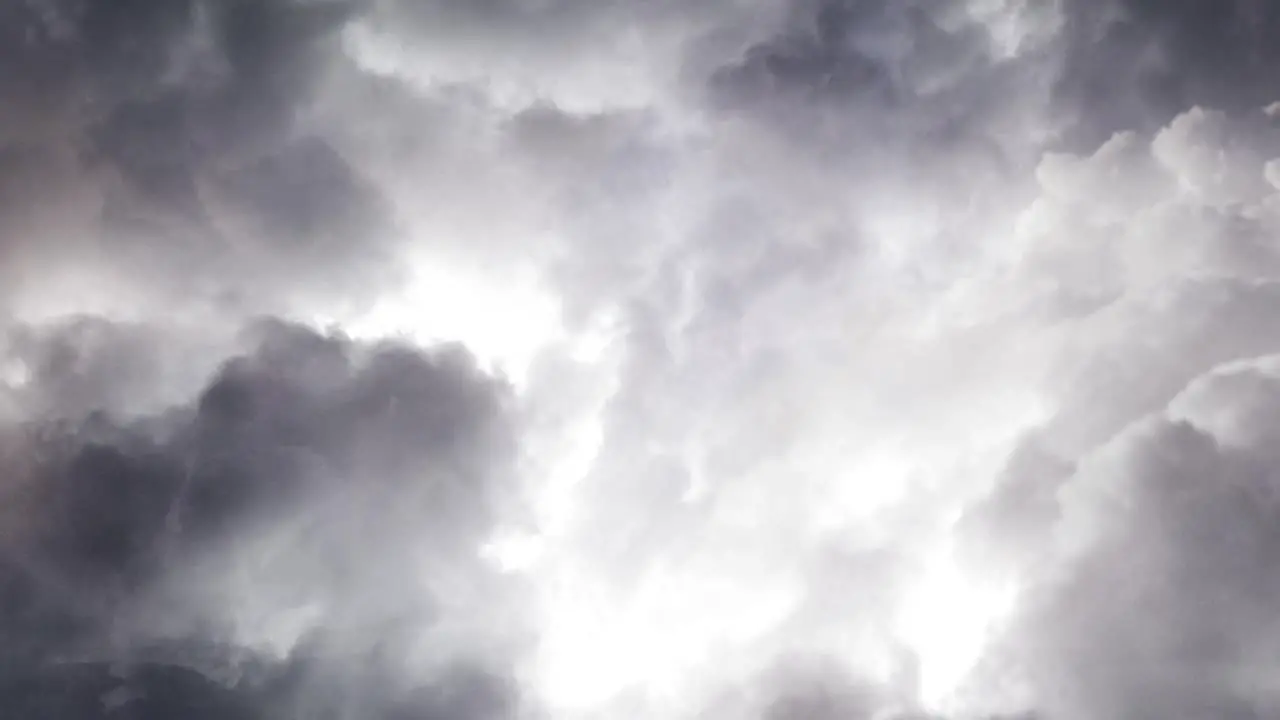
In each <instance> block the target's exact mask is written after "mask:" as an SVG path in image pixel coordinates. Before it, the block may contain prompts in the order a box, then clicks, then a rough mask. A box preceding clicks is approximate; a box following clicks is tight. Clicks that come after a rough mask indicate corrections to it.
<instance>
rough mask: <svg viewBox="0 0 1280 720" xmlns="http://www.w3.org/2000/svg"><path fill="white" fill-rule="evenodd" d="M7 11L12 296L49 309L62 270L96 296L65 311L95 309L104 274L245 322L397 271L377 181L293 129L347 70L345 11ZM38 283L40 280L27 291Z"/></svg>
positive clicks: (2, 233) (345, 294)
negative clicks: (226, 309)
mask: <svg viewBox="0 0 1280 720" xmlns="http://www.w3.org/2000/svg"><path fill="white" fill-rule="evenodd" d="M6 12H7V13H8V14H9V15H11V16H12V17H10V18H9V19H8V20H7V21H6V32H7V33H9V34H12V35H13V37H11V38H10V40H9V41H7V42H5V46H6V49H5V51H4V54H3V56H0V67H3V69H4V75H5V78H6V81H5V82H4V84H3V85H2V86H0V93H3V100H4V102H3V104H4V105H5V107H6V109H9V108H12V110H11V111H8V110H7V115H10V117H5V118H0V188H3V191H0V199H2V200H3V203H4V206H3V207H4V213H3V214H4V217H5V222H4V224H3V226H0V249H2V250H3V253H4V257H5V263H4V265H5V267H6V270H7V272H9V273H12V282H10V283H6V294H7V295H9V296H10V298H9V300H8V303H9V304H14V303H17V304H18V306H19V307H22V308H23V309H24V311H25V312H26V314H31V313H33V312H36V313H38V312H39V310H40V307H41V305H42V304H47V303H48V302H49V299H48V297H47V295H45V294H43V293H41V290H42V289H43V288H44V287H47V284H48V282H49V281H50V280H57V279H60V278H62V277H64V276H66V275H67V274H73V275H74V276H75V277H76V278H77V279H78V280H79V282H78V283H75V284H81V285H83V283H85V282H86V281H88V282H90V283H92V284H94V285H97V286H98V288H99V292H98V293H97V297H95V298H92V299H91V300H89V301H88V302H87V303H83V302H82V303H80V304H74V303H73V307H72V308H71V310H72V311H85V310H88V309H89V308H88V307H86V305H89V306H94V305H98V306H100V305H101V304H102V301H101V300H100V298H102V297H108V298H109V297H110V296H111V294H112V292H111V284H112V283H113V279H114V283H117V284H120V285H124V286H126V287H128V286H133V287H134V290H133V293H135V294H141V295H143V296H144V297H145V296H147V295H155V294H157V293H160V294H162V296H163V297H164V298H166V299H167V301H169V302H172V301H174V299H176V298H178V297H182V298H183V304H184V305H185V306H196V305H198V304H199V303H201V302H203V303H206V304H208V303H212V304H215V305H228V304H229V306H230V307H231V308H233V309H235V310H236V311H237V312H239V313H241V314H244V313H249V314H252V313H254V312H261V311H263V310H266V309H268V308H282V307H284V306H285V305H286V304H287V301H290V300H294V299H296V298H297V297H298V295H299V294H301V295H304V296H306V297H308V298H310V302H311V304H312V305H315V304H316V303H317V302H319V301H321V300H323V299H325V298H326V296H334V295H337V296H340V297H342V298H357V299H358V296H360V294H361V291H362V289H363V288H367V287H368V286H369V283H371V282H376V281H377V280H378V279H384V280H385V281H387V282H390V281H391V280H392V279H394V272H393V270H392V266H391V265H389V264H388V262H389V255H388V253H389V251H388V245H387V243H388V241H389V240H390V239H391V236H392V235H393V230H394V221H393V219H392V218H391V216H390V215H389V213H388V212H387V211H386V209H385V208H384V203H383V201H382V199H381V197H380V196H379V193H378V192H377V191H376V190H375V189H373V188H372V187H371V186H370V185H369V183H368V182H367V181H366V180H365V179H363V178H362V177H361V176H360V174H359V173H358V172H357V171H356V170H355V169H354V168H352V167H351V166H350V164H349V163H348V162H347V161H346V160H345V159H344V158H342V157H340V156H339V155H337V154H336V153H335V152H334V151H333V149H332V148H331V147H329V144H328V141H326V140H325V139H324V137H323V134H322V133H319V132H318V131H317V130H316V129H314V128H310V127H308V123H307V121H306V113H307V107H308V105H309V104H310V102H311V98H312V97H313V92H314V89H315V88H316V87H317V86H318V85H319V83H320V82H321V79H322V78H323V77H324V76H325V75H326V74H327V72H328V70H327V69H328V68H330V67H332V66H333V65H334V64H336V63H341V62H343V60H342V55H341V54H340V53H338V52H337V50H336V48H337V37H336V36H337V33H338V31H339V30H340V29H341V27H342V26H343V25H344V23H345V22H346V21H347V20H348V19H349V18H350V17H351V15H352V14H353V7H352V6H351V5H349V4H348V3H344V2H321V3H309V4H298V3H291V2H265V1H257V0H250V1H246V2H239V1H237V2H232V3H207V2H198V1H195V0H192V1H189V2H188V1H184V2H179V3H154V2H146V1H145V0H144V1H140V2H129V3H125V4H123V5H120V4H112V5H100V4H88V5H84V4H80V3H72V2H48V3H19V4H17V5H15V6H14V7H13V8H11V9H8V10H7V11H6ZM36 275H39V276H42V277H43V278H44V279H45V281H44V283H43V284H40V285H36V286H33V287H28V285H29V284H30V278H31V277H33V276H36ZM85 276H87V277H85ZM179 278H180V280H179ZM73 282H74V281H73ZM143 287H145V288H146V290H145V291H142V290H140V289H138V288H143ZM94 300H97V301H98V302H97V303H95V302H94ZM138 302H140V303H142V304H146V303H153V302H157V300H155V299H141V300H139V301H138ZM46 314H47V313H46Z"/></svg>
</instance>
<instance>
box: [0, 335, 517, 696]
mask: <svg viewBox="0 0 1280 720" xmlns="http://www.w3.org/2000/svg"><path fill="white" fill-rule="evenodd" d="M95 330H96V332H97V333H99V334H100V335H109V334H111V333H113V332H119V333H126V332H128V331H129V330H128V329H127V328H124V329H116V328H113V327H109V326H101V327H98V328H96V329H95ZM81 331H82V329H81V328H79V327H71V328H69V329H68V330H67V333H68V335H71V336H72V337H74V335H73V334H74V333H78V332H81ZM252 336H253V337H252V340H251V341H250V342H249V344H248V345H247V346H246V349H245V350H244V351H243V352H242V353H240V354H238V355H236V356H233V357H231V358H230V359H228V360H226V361H224V362H223V363H222V364H221V368H220V369H219V370H218V371H217V372H216V374H215V375H214V376H213V377H212V379H211V380H210V381H209V382H208V385H207V386H206V387H205V388H204V389H203V390H202V391H201V392H200V394H199V396H198V398H196V399H195V400H193V401H190V402H189V403H185V404H177V405H172V406H170V407H167V408H165V409H164V410H163V411H159V412H156V413H153V414H150V415H145V416H141V417H134V418H129V419H124V418H119V417H117V416H115V415H113V413H112V409H113V408H112V406H111V404H109V403H110V396H109V395H99V396H97V398H96V400H97V402H96V403H95V404H93V405H86V404H84V403H85V402H86V400H87V398H86V397H85V396H83V395H81V396H77V397H75V398H74V401H72V402H68V403H55V404H53V405H51V406H44V407H41V408H38V410H39V411H40V414H39V415H34V416H31V417H28V418H25V419H24V420H22V421H21V422H17V423H14V424H11V425H9V426H7V427H6V429H5V434H6V436H7V437H8V438H9V439H10V441H11V442H10V443H9V448H10V451H9V452H8V453H6V461H5V468H6V471H5V478H6V482H5V486H6V487H5V495H6V497H7V498H8V500H7V501H6V504H5V505H6V510H5V518H4V520H3V521H2V522H0V525H2V526H3V528H4V533H3V538H4V539H3V562H4V566H5V572H4V577H5V598H6V602H5V605H4V613H3V623H4V628H5V631H4V633H5V636H6V638H7V640H8V642H6V647H5V650H4V654H5V658H6V660H7V661H8V662H10V663H16V664H17V665H18V666H19V667H26V668H32V667H36V666H38V665H39V664H42V663H49V662H53V661H57V660H59V659H64V658H85V659H89V660H94V659H102V660H106V661H115V660H117V659H120V658H127V657H129V656H131V655H138V656H140V657H146V656H147V655H148V653H156V652H159V653H161V657H162V658H164V659H168V660H171V661H174V662H178V663H180V664H182V663H186V664H190V665H194V666H196V667H200V668H203V667H204V666H205V665H206V664H210V663H212V665H213V666H214V667H213V668H212V669H221V670H222V671H224V672H225V671H226V670H228V669H233V668H234V667H235V666H236V664H237V659H236V657H235V655H234V654H231V655H226V656H225V657H222V658H221V659H218V657H217V653H216V652H215V653H214V656H215V657H213V658H207V657H201V655H202V654H207V653H209V652H210V651H209V650H208V649H204V650H201V649H200V648H201V647H203V646H204V645H205V644H207V643H216V644H221V645H223V646H225V647H227V648H245V649H249V650H252V651H255V652H257V653H259V654H260V655H261V656H262V657H264V658H266V659H268V660H270V659H271V658H277V659H276V660H275V661H273V662H278V661H279V659H280V658H290V657H296V660H291V662H302V660H303V659H306V662H308V663H311V664H312V665H311V666H314V667H315V669H314V670H313V671H308V672H314V673H319V674H322V675H323V676H325V677H329V680H328V682H329V683H331V684H333V685H334V686H335V690H334V692H336V693H337V694H336V695H334V696H332V698H331V699H332V701H333V702H335V703H336V702H339V701H341V700H342V696H343V694H344V693H345V692H346V690H344V689H343V688H345V687H346V686H345V685H344V684H343V682H345V681H340V680H339V679H338V678H339V676H340V675H341V674H346V676H349V677H350V678H351V682H350V683H349V684H350V685H352V688H349V689H350V691H351V692H352V693H357V694H358V693H360V692H364V693H368V692H372V690H371V689H370V688H365V689H363V690H361V688H360V683H362V682H369V681H373V680H376V681H377V682H382V683H385V684H387V685H386V687H383V688H382V690H381V692H384V693H386V694H387V695H388V698H387V699H386V700H385V702H387V703H391V704H395V703H404V702H408V700H406V699H405V693H407V692H409V691H410V690H411V689H412V686H409V685H404V683H408V682H410V680H409V679H408V678H409V677H410V676H405V677H404V678H403V679H402V680H400V681H396V680H394V674H395V673H396V672H406V671H405V668H407V667H409V666H415V667H419V668H424V669H423V670H422V672H425V673H426V674H427V675H428V676H429V675H432V674H434V671H429V670H426V668H431V667H437V666H440V667H448V666H449V665H450V664H451V663H454V662H461V663H481V664H482V665H483V664H488V663H499V665H498V666H495V672H499V673H502V672H506V669H507V666H505V665H501V663H508V662H510V661H511V660H512V658H513V656H512V655H511V654H510V653H512V652H514V651H515V649H516V647H517V646H518V645H519V642H520V641H519V635H520V620H519V617H518V616H519V613H520V607H519V606H518V605H510V604H509V601H511V600H513V599H514V598H518V597H519V593H518V592H517V591H516V589H515V588H514V586H512V585H511V584H510V583H509V582H508V581H506V580H504V579H503V578H502V577H501V576H500V575H498V574H497V573H496V572H495V571H493V570H492V569H490V568H489V566H488V565H487V564H486V563H485V562H484V561H483V560H482V559H481V558H480V557H479V552H480V549H481V547H482V546H483V545H484V543H485V542H486V541H487V539H488V536H489V534H490V532H491V531H492V529H493V527H494V526H495V524H496V523H497V522H498V521H499V517H500V516H503V515H504V514H505V513H508V512H513V511H515V510H517V509H518V508H515V507H513V506H511V505H510V502H511V498H512V497H513V493H512V491H511V490H508V489H506V488H507V484H508V483H510V482H511V480H512V478H511V461H512V460H513V455H512V452H513V450H514V446H513V444H512V443H513V438H512V435H511V432H512V428H511V426H510V418H509V416H508V412H507V409H506V408H507V404H508V401H507V399H506V398H505V394H506V390H505V389H504V388H503V387H502V386H501V385H500V384H498V383H497V382H495V381H492V380H490V379H488V378H486V377H485V376H483V375H481V374H480V373H479V372H478V371H477V370H476V369H475V368H474V366H473V365H472V361H471V360H470V358H469V357H468V356H467V355H466V354H465V352H463V351H461V350H457V349H450V348H442V349H439V350H436V351H433V352H431V353H424V352H422V351H419V350H416V349H413V348H410V347H407V346H403V345H396V344H394V343H388V344H381V345H373V346H362V345H358V344H354V343H352V342H351V341H349V340H346V339H343V338H341V337H330V336H323V335H317V334H315V333H314V332H313V331H310V330H306V329H303V328H301V327H298V326H293V325H289V324H282V323H278V322H271V323H267V324H265V325H262V326H260V327H259V328H258V329H256V330H255V331H254V332H253V333H252ZM58 341H62V342H67V341H68V340H67V338H63V337H58V336H56V335H54V336H52V337H51V338H50V342H58ZM116 342H119V343H124V342H127V341H126V340H125V339H124V338H121V339H120V340H117V341H116ZM105 347H108V348H109V347H111V346H110V345H109V344H108V345H105ZM50 352H53V350H51V351H50ZM136 352H139V353H143V352H145V351H144V350H143V349H142V348H137V349H136ZM84 355H86V356H88V357H87V358H86V360H88V361H97V362H96V364H93V363H90V364H85V363H81V365H80V366H79V368H77V367H75V366H71V367H64V368H61V369H60V370H61V371H60V372H57V373H55V374H54V375H53V377H54V378H55V380H54V382H53V383H51V385H49V386H44V387H40V386H39V384H42V383H43V382H45V379H46V377H48V375H47V374H43V373H37V374H35V375H34V376H33V380H32V381H31V382H33V383H37V386H36V387H30V386H29V387H28V388H27V389H26V392H28V393H33V394H35V393H39V392H40V391H41V390H48V391H52V390H55V389H57V388H58V386H59V385H60V384H62V383H66V382H69V381H74V380H77V379H78V381H79V382H80V383H81V384H82V385H83V386H84V387H86V388H88V387H91V386H93V385H95V384H101V385H103V386H105V387H106V388H108V389H111V390H121V389H123V388H124V387H126V383H127V378H125V377H124V376H122V375H121V374H119V373H114V372H111V369H112V367H113V365H112V364H113V363H114V362H115V360H114V359H113V358H112V357H111V356H110V355H106V354H101V353H98V354H95V353H93V352H92V351H89V350H86V351H85V352H84ZM116 367H117V368H118V367H120V366H119V365H116ZM77 369H80V370H81V372H80V373H79V374H78V373H77ZM77 375H78V378H77ZM88 408H92V410H89V409H88ZM504 618H505V619H504ZM304 638H305V642H304ZM512 643H515V644H514V645H512ZM188 646H190V647H192V648H194V650H183V648H184V647H188ZM165 648H176V649H169V650H166V649H165ZM237 652H239V651H237ZM370 653H372V655H370ZM378 656H382V657H384V659H383V661H382V662H383V663H384V665H385V666H384V667H382V668H381V670H377V671H375V670H374V669H373V668H372V667H371V666H367V663H368V662H369V660H368V659H365V658H370V657H378ZM415 663H416V665H415ZM33 664H34V665H33ZM362 665H365V666H366V667H365V668H364V670H363V671H361V672H369V673H375V674H371V675H369V676H368V678H366V679H365V680H361V678H360V674H361V673H360V672H356V668H358V667H360V666H362ZM300 667H301V666H300ZM309 667H310V666H309ZM27 672H30V670H28V671H27ZM50 672H51V673H54V675H51V676H50V678H51V679H49V680H48V682H60V681H58V680H56V679H53V678H55V677H56V673H60V672H62V671H54V670H51V671H50ZM68 672H70V671H68ZM86 672H89V671H86ZM273 672H278V671H273ZM477 672H478V671H477ZM335 673H336V674H335ZM472 674H473V675H474V673H472ZM302 677H308V676H307V675H304V676H302ZM459 677H462V678H463V680H459V682H464V681H465V683H472V684H474V683H480V685H479V686H478V687H481V688H482V689H481V690H478V691H477V692H483V693H487V692H489V691H488V690H483V688H484V687H489V685H492V684H493V683H497V685H496V686H495V687H496V688H499V689H495V690H494V692H498V693H499V696H501V695H502V693H504V692H506V691H505V690H500V688H501V687H502V682H501V681H499V680H496V679H495V680H493V681H490V680H484V679H483V678H484V677H486V675H485V674H484V673H483V672H482V673H481V674H480V675H476V676H475V678H473V679H471V680H467V679H465V678H468V677H471V675H467V674H465V673H464V675H463V676H459ZM494 677H495V678H496V677H497V676H494ZM370 679H371V680H370ZM42 682H44V681H42ZM450 682H452V681H450ZM32 692H34V690H32ZM422 692H424V693H427V694H428V695H432V693H435V692H436V691H435V690H431V689H430V688H427V689H424V690H423V691H422ZM450 692H453V691H450ZM456 692H460V693H463V694H464V695H466V696H467V697H470V691H469V690H466V689H464V688H462V687H460V688H459V689H457V690H456ZM392 695H394V696H395V697H394V698H392V697H391V696H392ZM432 697H434V695H432ZM298 701H299V702H310V701H311V700H308V699H306V698H303V699H299V700H298ZM372 702H374V700H373V699H372V697H366V698H365V699H364V701H363V702H362V703H360V704H359V707H363V708H366V709H369V708H373V707H375V706H376V704H375V705H370V703H372ZM377 702H383V700H378V701H377ZM424 702H425V700H424ZM430 702H431V703H454V702H468V703H469V702H480V701H479V700H464V699H459V700H449V699H447V698H443V699H440V698H438V699H431V700H430ZM495 702H496V701H495ZM506 702H507V701H506V700H503V701H502V704H505V703H506ZM369 711H370V712H372V710H369ZM388 712H389V711H388ZM459 712H461V713H462V714H461V715H459V717H482V716H485V717H487V716H488V715H484V714H483V713H488V712H490V711H489V710H484V711H481V710H476V711H475V713H482V714H474V713H472V714H468V713H470V712H471V711H459Z"/></svg>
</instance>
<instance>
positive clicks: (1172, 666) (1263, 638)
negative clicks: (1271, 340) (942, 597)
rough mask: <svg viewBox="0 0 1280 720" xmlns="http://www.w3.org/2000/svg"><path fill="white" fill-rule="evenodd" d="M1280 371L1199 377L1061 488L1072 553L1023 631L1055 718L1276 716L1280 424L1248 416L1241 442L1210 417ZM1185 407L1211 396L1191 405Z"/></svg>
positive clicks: (1065, 547)
mask: <svg viewBox="0 0 1280 720" xmlns="http://www.w3.org/2000/svg"><path fill="white" fill-rule="evenodd" d="M1267 367H1268V368H1269V365H1268V366H1267ZM1271 377H1273V376H1272V375H1271V371H1270V370H1269V369H1267V370H1263V369H1261V368H1257V369H1255V368H1253V367H1242V368H1240V369H1237V370H1230V371H1224V372H1222V373H1221V374H1218V373H1215V374H1213V375H1210V376H1208V377H1206V378H1204V379H1202V380H1200V381H1197V383H1196V384H1194V385H1193V386H1192V387H1191V388H1190V389H1189V390H1188V392H1187V393H1186V394H1184V395H1183V396H1180V398H1179V399H1178V400H1175V401H1174V404H1173V406H1172V408H1173V409H1175V410H1174V411H1173V412H1167V413H1165V414H1164V415H1163V416H1162V415H1156V416H1152V417H1151V418H1150V419H1148V420H1145V421H1142V422H1140V423H1138V424H1136V425H1134V426H1133V427H1131V428H1130V429H1129V430H1127V431H1125V432H1124V433H1121V434H1120V435H1118V436H1117V437H1116V438H1115V439H1114V440H1113V441H1111V442H1110V443H1108V445H1107V446H1105V447H1103V448H1101V449H1099V450H1098V451H1097V452H1095V453H1092V454H1090V455H1089V456H1087V457H1086V458H1085V459H1084V460H1082V462H1081V465H1080V466H1079V468H1078V469H1077V471H1076V472H1075V473H1074V475H1073V476H1072V477H1071V478H1070V479H1069V480H1068V481H1066V483H1064V484H1063V485H1062V488H1061V489H1060V491H1059V493H1058V497H1059V503H1060V506H1061V516H1060V518H1059V519H1057V520H1056V521H1055V522H1054V533H1055V537H1056V538H1057V545H1058V548H1059V550H1058V552H1060V553H1063V560H1062V564H1061V565H1060V566H1056V565H1055V567H1057V568H1058V569H1056V570H1054V571H1053V572H1052V574H1046V576H1045V578H1044V582H1045V585H1044V586H1043V587H1040V588H1036V589H1035V590H1034V591H1033V593H1034V594H1033V595H1032V597H1031V600H1030V602H1029V603H1028V609H1027V610H1026V615H1025V616H1024V617H1023V620H1022V622H1023V623H1025V624H1024V625H1021V626H1020V627H1019V630H1018V631H1015V633H1014V634H1013V636H1012V637H1014V638H1016V639H1013V640H1012V642H1013V643H1014V645H1015V647H1016V648H1017V650H1016V651H1015V655H1016V656H1017V657H1019V658H1020V659H1021V660H1022V661H1023V662H1025V663H1027V667H1026V669H1027V671H1028V672H1029V673H1030V674H1031V676H1032V678H1033V679H1032V683H1033V684H1034V686H1035V689H1036V694H1037V697H1039V698H1041V701H1042V702H1043V703H1044V705H1043V709H1044V711H1045V712H1046V713H1048V714H1049V715H1050V716H1051V717H1057V716H1060V717H1092V718H1121V717H1123V718H1133V717H1138V718H1144V717H1153V718H1154V717H1201V716H1204V715H1206V714H1208V715H1212V716H1214V717H1232V718H1236V717H1239V718H1253V717H1269V716H1270V715H1272V714H1274V712H1275V707H1276V701H1277V699H1276V696H1275V691H1274V688H1272V687H1271V686H1269V685H1268V684H1267V683H1266V681H1265V680H1264V679H1263V676H1264V675H1265V671H1264V670H1263V669H1262V668H1263V667H1265V666H1267V665H1268V664H1269V663H1270V662H1271V660H1270V658H1272V657H1273V653H1274V651H1275V650H1274V644H1275V639H1274V627H1275V623H1276V620H1277V618H1276V616H1275V612H1274V610H1273V609H1272V607H1273V606H1274V602H1275V595H1276V591H1277V588H1275V587H1274V582H1273V581H1272V580H1271V578H1272V577H1273V576H1274V568H1273V567H1272V566H1273V565H1274V562H1275V556H1276V537H1275V533H1274V531H1273V529H1272V528H1273V527H1274V525H1275V522H1274V517H1272V515H1273V513H1274V510H1275V501H1274V497H1275V488H1274V482H1273V481H1274V478H1273V477H1272V476H1273V475H1274V472H1273V470H1272V464H1273V459H1272V457H1271V456H1272V452H1271V450H1270V446H1271V445H1273V444H1274V439H1273V438H1271V436H1270V433H1271V432H1272V431H1274V428H1275V422H1274V418H1272V417H1271V413H1269V412H1257V411H1254V412H1251V414H1250V417H1251V419H1252V420H1253V421H1254V422H1252V423H1250V426H1249V429H1248V433H1249V435H1247V436H1246V438H1241V439H1244V440H1245V442H1244V443H1241V442H1240V440H1239V439H1236V438H1233V437H1232V436H1231V435H1230V434H1228V433H1221V434H1216V433H1215V432H1214V430H1215V429H1216V428H1215V427H1214V425H1213V424H1208V425H1207V426H1205V427H1202V424H1205V423H1206V420H1208V418H1204V417H1203V416H1202V415H1201V414H1200V413H1202V412H1205V411H1206V410H1210V411H1211V410H1212V409H1213V405H1219V407H1221V408H1224V409H1225V408H1226V407H1229V406H1230V405H1228V403H1231V404H1232V405H1234V406H1235V408H1236V410H1237V411H1243V412H1250V411H1249V410H1248V409H1247V408H1251V407H1252V408H1257V409H1259V410H1260V409H1261V408H1260V405H1262V404H1263V402H1264V401H1263V400H1261V398H1259V399H1252V398H1245V397H1242V396H1241V395H1239V394H1238V393H1235V396H1234V397H1232V396H1231V394H1229V393H1228V392H1224V390H1227V389H1228V388H1230V386H1231V385H1233V384H1235V383H1237V382H1239V381H1250V382H1255V383H1256V382H1257V381H1261V382H1262V383H1264V384H1269V383H1271V382H1273V381H1272V380H1271V379H1270V378H1271ZM1264 378H1267V379H1265V380H1264ZM1264 397H1265V396H1264ZM1186 403H1195V404H1196V405H1198V407H1196V409H1195V410H1194V411H1192V412H1190V413H1189V414H1186V415H1183V413H1182V412H1179V411H1178V410H1177V409H1178V408H1180V406H1182V405H1184V404H1186ZM1240 406H1243V408H1242V407H1240ZM1221 427H1222V426H1217V428H1221ZM1219 432H1220V431H1219ZM1253 442H1256V443H1257V444H1256V445H1254V444H1252V443H1253Z"/></svg>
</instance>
